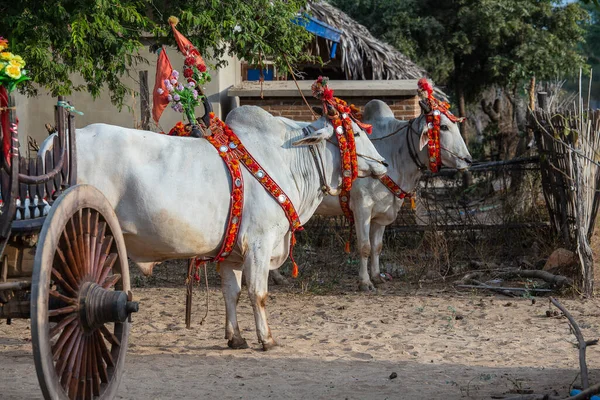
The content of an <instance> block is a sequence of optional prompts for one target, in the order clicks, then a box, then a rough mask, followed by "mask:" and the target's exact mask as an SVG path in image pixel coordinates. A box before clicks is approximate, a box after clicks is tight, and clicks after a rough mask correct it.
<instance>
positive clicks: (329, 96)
mask: <svg viewBox="0 0 600 400" xmlns="http://www.w3.org/2000/svg"><path fill="white" fill-rule="evenodd" d="M321 100H324V101H328V100H333V90H331V89H329V88H328V87H324V88H323V94H322V95H321Z"/></svg>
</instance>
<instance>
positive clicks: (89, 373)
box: [83, 337, 94, 400]
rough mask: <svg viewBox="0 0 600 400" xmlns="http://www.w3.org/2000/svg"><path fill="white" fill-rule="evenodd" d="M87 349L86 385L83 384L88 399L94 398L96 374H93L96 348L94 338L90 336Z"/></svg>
mask: <svg viewBox="0 0 600 400" xmlns="http://www.w3.org/2000/svg"><path fill="white" fill-rule="evenodd" d="M86 349H87V359H86V363H85V382H84V386H83V392H84V396H83V397H84V399H86V400H92V398H93V397H94V393H93V380H94V375H93V368H92V362H93V361H94V360H93V359H92V356H93V354H94V349H93V348H92V339H91V338H89V337H88V339H87V343H86Z"/></svg>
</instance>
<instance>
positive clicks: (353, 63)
mask: <svg viewBox="0 0 600 400" xmlns="http://www.w3.org/2000/svg"><path fill="white" fill-rule="evenodd" d="M308 12H309V14H311V15H313V16H314V17H315V18H317V19H319V20H321V21H323V22H325V23H326V24H329V25H331V26H333V27H335V28H338V29H340V30H342V31H343V33H342V36H341V39H340V43H339V45H338V49H337V53H336V58H341V65H340V67H341V68H342V70H343V71H344V74H345V75H346V79H348V80H355V79H367V80H374V79H419V78H422V77H424V76H427V72H425V70H424V69H423V68H421V67H419V66H418V65H417V64H415V63H414V62H412V61H411V60H410V59H409V58H408V57H406V56H405V55H404V54H402V53H400V52H399V51H398V50H396V49H395V48H394V47H392V46H391V45H389V44H387V43H383V42H381V41H379V40H378V39H376V38H375V37H374V36H373V35H371V33H370V32H369V30H368V29H367V28H366V27H364V26H363V25H360V24H359V23H358V22H356V21H354V20H353V19H352V18H350V17H349V16H348V15H347V14H346V13H344V12H343V11H340V10H338V9H337V8H335V7H333V6H332V5H330V4H328V3H325V2H323V1H315V2H310V5H309V9H308ZM324 43H326V44H324ZM319 44H321V45H319ZM323 47H326V48H323ZM315 50H316V52H317V53H318V55H319V56H321V58H322V59H323V60H324V61H325V60H328V59H329V52H330V50H331V42H329V41H322V40H319V41H317V45H316V48H315Z"/></svg>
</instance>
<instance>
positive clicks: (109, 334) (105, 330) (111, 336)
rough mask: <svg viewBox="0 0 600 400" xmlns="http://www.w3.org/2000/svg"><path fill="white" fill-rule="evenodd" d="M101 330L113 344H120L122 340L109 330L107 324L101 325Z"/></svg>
mask: <svg viewBox="0 0 600 400" xmlns="http://www.w3.org/2000/svg"><path fill="white" fill-rule="evenodd" d="M100 332H102V335H103V336H104V337H105V338H106V340H108V341H109V342H110V343H111V344H113V345H115V346H120V345H121V342H120V341H119V339H117V337H116V336H115V335H114V334H113V333H112V332H111V331H109V330H108V328H107V327H106V326H105V325H102V326H101V327H100Z"/></svg>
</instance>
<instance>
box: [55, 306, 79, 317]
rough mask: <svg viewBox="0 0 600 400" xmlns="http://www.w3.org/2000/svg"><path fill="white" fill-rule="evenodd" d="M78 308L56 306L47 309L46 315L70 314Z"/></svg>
mask: <svg viewBox="0 0 600 400" xmlns="http://www.w3.org/2000/svg"><path fill="white" fill-rule="evenodd" d="M78 308H79V306H68V307H63V308H58V309H56V310H50V311H48V316H49V317H56V316H57V315H63V314H71V313H73V312H75V311H77V309H78Z"/></svg>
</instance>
